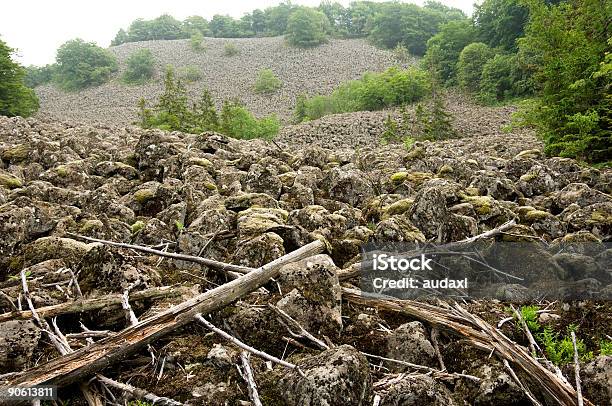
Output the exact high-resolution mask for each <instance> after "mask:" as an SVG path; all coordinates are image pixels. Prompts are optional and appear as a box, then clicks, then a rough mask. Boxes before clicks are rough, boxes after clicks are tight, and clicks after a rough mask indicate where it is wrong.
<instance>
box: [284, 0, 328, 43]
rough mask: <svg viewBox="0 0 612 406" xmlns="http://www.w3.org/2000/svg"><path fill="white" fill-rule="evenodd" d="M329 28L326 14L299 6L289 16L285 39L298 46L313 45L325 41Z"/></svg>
mask: <svg viewBox="0 0 612 406" xmlns="http://www.w3.org/2000/svg"><path fill="white" fill-rule="evenodd" d="M329 30H330V24H329V20H328V19H327V16H326V15H325V14H323V13H322V12H320V11H317V10H314V9H312V8H308V7H300V8H298V9H297V10H295V11H294V12H293V13H291V15H290V16H289V20H288V22H287V40H288V41H289V43H290V44H291V45H294V46H298V47H304V48H307V47H314V46H317V45H320V44H323V43H325V42H327V33H328V32H329Z"/></svg>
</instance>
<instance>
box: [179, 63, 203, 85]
mask: <svg viewBox="0 0 612 406" xmlns="http://www.w3.org/2000/svg"><path fill="white" fill-rule="evenodd" d="M178 77H179V78H180V79H181V80H183V81H185V82H188V83H192V82H197V81H198V80H200V79H202V70H201V69H200V68H199V67H198V66H195V65H189V66H183V67H181V68H179V70H178Z"/></svg>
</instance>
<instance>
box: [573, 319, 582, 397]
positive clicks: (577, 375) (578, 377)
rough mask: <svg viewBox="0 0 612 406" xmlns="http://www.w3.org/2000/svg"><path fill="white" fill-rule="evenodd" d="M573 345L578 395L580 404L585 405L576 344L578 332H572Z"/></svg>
mask: <svg viewBox="0 0 612 406" xmlns="http://www.w3.org/2000/svg"><path fill="white" fill-rule="evenodd" d="M571 335H572V345H573V346H574V375H576V395H577V398H578V406H583V405H584V400H583V399H582V385H581V384H580V358H579V357H578V346H577V345H576V333H575V332H573V331H572V332H571Z"/></svg>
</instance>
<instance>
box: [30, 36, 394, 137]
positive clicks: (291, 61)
mask: <svg viewBox="0 0 612 406" xmlns="http://www.w3.org/2000/svg"><path fill="white" fill-rule="evenodd" d="M228 43H233V44H235V46H236V48H237V49H238V51H239V53H238V54H237V55H234V56H226V55H225V53H224V47H225V45H226V44H228ZM203 45H204V47H205V51H202V52H196V51H194V50H192V49H191V47H190V44H189V40H173V41H169V40H164V41H145V42H133V43H127V44H123V45H120V46H116V47H111V48H109V50H110V51H111V52H112V53H113V54H115V55H116V56H117V60H118V62H119V66H120V70H119V72H118V73H117V74H116V75H115V78H114V79H113V80H111V81H110V82H108V83H106V84H103V85H101V86H97V87H92V88H88V89H84V90H80V91H78V92H74V93H72V92H63V91H61V90H59V89H58V88H56V87H55V86H53V85H44V86H39V87H37V88H36V92H37V94H38V96H39V98H40V105H41V109H40V111H39V113H38V115H39V116H40V117H50V118H56V119H60V120H77V121H80V122H85V123H100V122H101V123H109V124H117V125H129V124H132V123H133V122H134V121H135V120H136V111H137V107H136V106H137V103H138V100H140V98H141V97H145V98H146V99H147V100H150V101H154V100H156V99H157V96H159V95H160V94H161V93H162V92H163V83H162V82H163V80H162V79H163V73H164V70H165V68H166V66H168V65H171V66H174V67H175V69H176V71H177V72H178V71H180V69H181V68H183V67H189V66H193V67H195V68H197V69H198V70H199V71H200V73H201V76H202V77H201V79H200V80H197V81H196V82H193V83H186V84H187V88H188V91H189V93H190V95H191V96H192V98H194V99H195V98H197V97H199V95H200V94H201V91H202V88H203V87H206V88H207V89H208V90H210V91H211V93H212V95H213V97H214V98H215V100H216V101H217V103H218V104H220V103H221V102H222V101H223V100H226V99H233V98H238V99H239V100H241V101H242V102H243V103H245V105H246V107H247V108H248V109H249V110H250V111H252V112H253V113H254V114H255V115H257V116H265V115H269V114H277V115H278V117H279V119H281V121H283V122H289V121H290V120H291V117H292V114H293V106H294V105H295V100H296V98H297V96H298V95H300V94H303V93H304V94H309V95H314V94H329V93H331V92H332V90H333V89H334V88H336V87H337V86H338V85H339V84H341V83H342V82H346V81H348V80H352V79H358V78H359V77H361V75H362V74H364V73H365V72H368V71H372V72H379V71H383V70H384V69H386V68H388V67H390V66H393V65H395V64H397V62H396V61H395V59H394V57H393V54H392V52H390V51H386V50H381V49H378V48H376V47H374V46H373V45H370V44H368V43H367V41H365V40H361V39H350V40H339V39H338V40H331V41H330V42H329V43H327V44H324V45H321V46H319V47H316V48H312V49H300V48H294V47H291V46H289V45H287V43H286V41H285V39H284V38H283V37H272V38H241V39H222V38H206V39H205V40H204V43H203ZM142 48H148V49H150V50H151V52H152V54H153V56H154V58H155V61H156V75H155V78H154V79H153V80H152V81H150V82H149V83H147V84H145V85H141V86H135V85H126V84H124V83H122V82H121V80H120V77H121V75H122V73H123V70H124V69H125V61H126V59H127V58H128V57H129V56H130V55H131V54H132V53H133V52H135V51H137V50H139V49H142ZM262 69H272V71H273V72H274V74H275V75H276V76H277V77H278V78H279V79H280V80H281V81H282V87H281V88H280V89H279V90H278V91H277V92H275V93H273V94H270V95H260V94H257V93H255V91H254V84H255V80H256V78H257V74H258V72H259V71H260V70H262Z"/></svg>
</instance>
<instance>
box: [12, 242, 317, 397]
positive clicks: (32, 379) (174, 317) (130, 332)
mask: <svg viewBox="0 0 612 406" xmlns="http://www.w3.org/2000/svg"><path fill="white" fill-rule="evenodd" d="M324 250H325V243H324V242H323V241H320V240H316V241H313V242H311V243H309V244H307V245H305V246H303V247H301V248H300V249H297V250H295V251H293V252H291V253H289V254H286V255H283V256H282V257H280V258H277V259H275V260H274V261H272V262H270V263H268V264H266V265H264V266H262V267H261V268H258V269H256V270H254V271H252V272H249V273H248V274H246V275H243V276H241V277H240V278H238V279H235V280H233V281H231V282H228V283H226V284H224V285H221V286H219V287H217V288H214V289H212V290H209V291H207V292H204V293H202V294H200V295H198V296H196V297H193V298H191V299H189V300H186V301H184V302H182V303H180V304H178V305H176V306H173V307H171V308H170V309H167V310H165V311H163V312H161V313H159V314H156V315H154V316H152V317H149V318H147V319H145V320H142V321H140V322H139V323H138V324H136V325H134V326H130V327H128V328H126V329H124V330H122V331H120V332H118V333H117V334H115V335H113V336H111V337H108V338H104V339H102V340H100V341H98V342H95V343H93V344H91V345H89V346H87V347H83V348H81V349H79V350H77V351H75V352H73V353H70V354H67V355H65V356H62V357H58V358H56V359H53V360H51V361H49V362H46V363H44V364H40V365H38V366H36V367H34V368H31V369H29V370H26V371H24V372H21V373H19V374H17V375H15V376H14V377H12V378H11V379H10V380H8V382H7V385H3V386H1V387H0V390H2V389H6V386H16V385H29V386H31V385H42V384H47V385H57V386H65V385H68V384H71V383H73V382H76V381H79V380H81V379H82V378H84V377H86V376H88V375H91V374H94V373H96V372H98V371H99V370H101V369H102V368H105V367H108V366H109V365H113V364H115V363H116V362H119V361H121V360H123V359H125V358H126V357H128V356H129V355H131V354H133V353H134V352H136V351H138V350H139V349H140V348H143V347H146V345H147V344H149V343H151V342H153V341H155V340H156V339H159V338H160V337H163V336H165V335H167V334H169V333H171V332H173V331H175V330H176V329H177V328H180V327H182V326H185V325H186V324H189V323H190V322H192V321H193V319H194V316H195V315H196V314H198V313H201V314H208V313H210V312H212V311H215V310H218V309H220V308H222V307H224V306H226V305H228V304H230V303H232V302H234V301H235V300H237V299H240V298H242V297H244V296H245V295H247V294H248V293H250V292H252V291H253V290H255V289H257V288H259V287H260V286H262V285H263V284H265V283H266V282H268V281H269V280H270V279H271V278H274V277H276V276H277V275H278V272H279V270H280V268H281V267H282V266H283V265H285V264H288V263H291V262H295V261H299V260H302V259H304V258H308V257H310V256H312V255H316V254H319V253H321V252H323V251H324Z"/></svg>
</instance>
